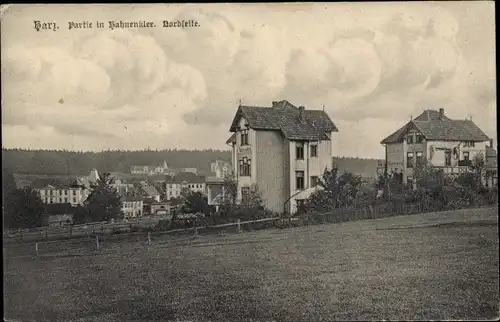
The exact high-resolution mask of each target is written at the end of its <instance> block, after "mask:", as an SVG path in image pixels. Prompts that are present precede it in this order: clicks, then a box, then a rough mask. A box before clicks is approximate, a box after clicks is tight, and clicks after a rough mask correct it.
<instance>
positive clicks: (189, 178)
mask: <svg viewBox="0 0 500 322" xmlns="http://www.w3.org/2000/svg"><path fill="white" fill-rule="evenodd" d="M184 181H186V182H187V183H204V182H205V177H204V176H199V175H196V174H194V173H192V172H179V173H177V174H176V175H174V176H172V177H168V176H167V177H166V180H165V182H166V183H182V182H184Z"/></svg>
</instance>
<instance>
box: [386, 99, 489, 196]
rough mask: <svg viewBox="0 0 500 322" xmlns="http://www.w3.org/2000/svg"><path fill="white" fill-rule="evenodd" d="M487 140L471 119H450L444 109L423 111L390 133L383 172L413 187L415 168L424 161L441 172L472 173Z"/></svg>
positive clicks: (483, 153) (483, 152)
mask: <svg viewBox="0 0 500 322" xmlns="http://www.w3.org/2000/svg"><path fill="white" fill-rule="evenodd" d="M489 140H490V139H489V137H488V136H487V135H486V134H484V132H483V131H482V130H481V129H480V128H479V127H478V126H477V125H476V124H475V123H474V122H473V121H472V120H470V119H465V120H452V119H450V118H448V117H447V116H446V115H445V113H444V109H442V108H441V109H439V111H435V110H425V111H424V112H423V113H422V114H420V115H419V116H418V117H416V118H415V119H411V120H410V121H408V123H406V124H405V125H404V126H403V127H401V128H400V129H398V130H397V131H396V132H394V133H392V134H391V135H389V136H388V137H386V138H385V139H384V140H382V142H381V144H383V145H384V146H385V153H386V171H387V173H388V174H391V173H394V174H396V175H399V176H400V177H401V180H402V182H403V183H405V184H409V185H411V186H413V187H415V179H414V169H415V166H416V165H417V164H418V163H419V161H420V160H427V161H428V162H430V164H431V165H433V166H434V167H436V168H439V169H441V170H442V171H443V172H444V173H446V174H448V175H451V176H457V175H460V174H462V173H465V172H469V171H471V167H470V166H471V164H472V162H473V160H474V158H475V157H476V155H478V154H482V155H483V156H486V144H487V142H488V141H489Z"/></svg>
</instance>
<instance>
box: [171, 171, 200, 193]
mask: <svg viewBox="0 0 500 322" xmlns="http://www.w3.org/2000/svg"><path fill="white" fill-rule="evenodd" d="M164 185H165V188H164V190H165V198H166V200H170V199H172V198H178V197H180V196H181V192H182V190H184V189H188V190H191V191H194V192H201V193H203V194H205V177H204V176H198V175H197V174H195V173H193V172H181V173H178V174H176V175H174V176H172V177H167V178H166V180H165V183H164Z"/></svg>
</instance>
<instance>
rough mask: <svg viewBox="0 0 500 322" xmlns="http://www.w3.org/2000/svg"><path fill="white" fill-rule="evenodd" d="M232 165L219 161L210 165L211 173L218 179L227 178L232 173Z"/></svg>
mask: <svg viewBox="0 0 500 322" xmlns="http://www.w3.org/2000/svg"><path fill="white" fill-rule="evenodd" d="M232 170H233V169H232V165H231V163H229V162H226V161H222V160H217V161H215V162H213V163H211V164H210V171H211V172H212V173H213V174H215V177H216V178H225V177H226V176H227V175H229V174H230V173H231V172H232Z"/></svg>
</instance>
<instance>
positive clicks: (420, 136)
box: [416, 134, 425, 143]
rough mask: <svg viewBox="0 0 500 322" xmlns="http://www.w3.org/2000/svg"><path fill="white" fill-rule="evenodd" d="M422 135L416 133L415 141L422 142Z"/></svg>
mask: <svg viewBox="0 0 500 322" xmlns="http://www.w3.org/2000/svg"><path fill="white" fill-rule="evenodd" d="M424 139H425V138H424V136H423V135H422V134H417V136H416V141H417V143H424Z"/></svg>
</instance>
